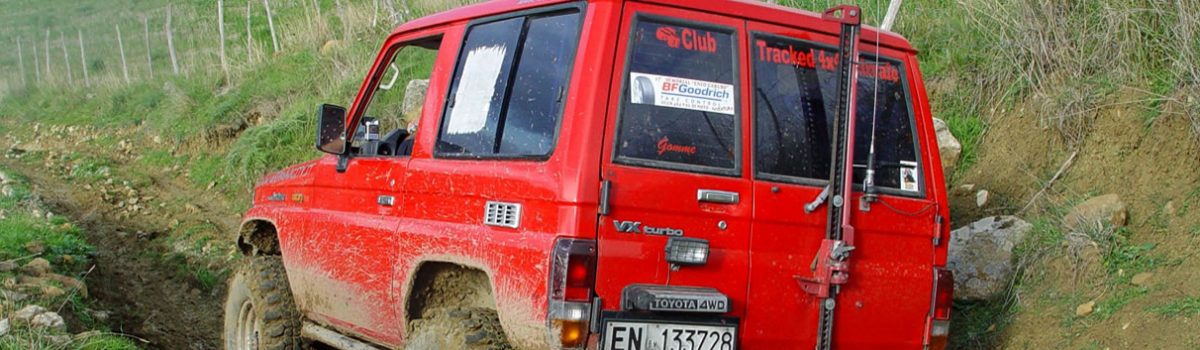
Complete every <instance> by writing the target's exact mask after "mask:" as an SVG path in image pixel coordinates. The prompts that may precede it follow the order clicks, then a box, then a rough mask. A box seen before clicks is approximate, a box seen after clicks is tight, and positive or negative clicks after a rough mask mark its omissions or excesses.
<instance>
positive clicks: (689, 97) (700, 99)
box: [629, 72, 734, 115]
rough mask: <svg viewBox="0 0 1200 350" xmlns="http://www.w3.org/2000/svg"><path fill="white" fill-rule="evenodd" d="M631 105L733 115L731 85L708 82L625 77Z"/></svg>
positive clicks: (635, 74) (650, 76) (632, 75)
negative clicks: (628, 83)
mask: <svg viewBox="0 0 1200 350" xmlns="http://www.w3.org/2000/svg"><path fill="white" fill-rule="evenodd" d="M629 81H630V84H631V85H632V86H630V89H629V92H630V94H631V96H630V98H631V99H632V100H631V101H632V102H633V103H635V104H645V105H654V106H659V107H670V108H679V109H688V110H693V111H701V112H711V113H721V114H728V115H733V114H734V113H733V110H734V103H733V85H729V84H722V83H716V82H711V81H703V80H693V79H686V78H679V77H668V76H663V75H654V74H646V73H636V72H631V73H629Z"/></svg>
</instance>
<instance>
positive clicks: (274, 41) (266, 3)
mask: <svg viewBox="0 0 1200 350" xmlns="http://www.w3.org/2000/svg"><path fill="white" fill-rule="evenodd" d="M263 8H266V9H267V28H270V29H271V47H274V48H275V51H274V52H275V53H279V38H278V37H277V36H276V35H275V20H274V19H272V18H271V0H263Z"/></svg>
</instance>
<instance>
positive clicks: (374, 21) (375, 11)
mask: <svg viewBox="0 0 1200 350" xmlns="http://www.w3.org/2000/svg"><path fill="white" fill-rule="evenodd" d="M371 4H372V5H373V8H372V11H371V28H375V27H377V26H379V0H373V1H371Z"/></svg>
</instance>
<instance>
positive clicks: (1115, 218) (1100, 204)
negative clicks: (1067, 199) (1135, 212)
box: [1063, 194, 1129, 232]
mask: <svg viewBox="0 0 1200 350" xmlns="http://www.w3.org/2000/svg"><path fill="white" fill-rule="evenodd" d="M1125 208H1126V206H1125V202H1122V201H1121V196H1118V195H1116V194H1106V195H1103V196H1099V197H1093V198H1092V199H1088V200H1087V201H1085V202H1083V203H1080V204H1079V205H1077V206H1075V208H1074V209H1071V212H1069V213H1067V215H1066V216H1064V217H1063V228H1064V229H1066V230H1067V231H1068V232H1071V231H1081V230H1085V229H1088V228H1095V227H1097V225H1101V226H1106V227H1113V228H1116V227H1122V226H1125V223H1126V222H1127V221H1128V220H1129V212H1128V211H1127V210H1126V209H1125Z"/></svg>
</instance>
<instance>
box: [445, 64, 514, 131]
mask: <svg viewBox="0 0 1200 350" xmlns="http://www.w3.org/2000/svg"><path fill="white" fill-rule="evenodd" d="M507 51H508V49H507V48H505V47H504V46H500V45H495V46H484V47H480V48H477V49H474V50H471V52H470V53H468V54H467V61H466V62H464V63H463V71H462V80H460V81H459V85H458V91H457V92H455V94H454V109H453V110H452V111H451V112H450V120H449V121H448V122H447V125H446V133H449V134H452V135H457V134H472V133H477V132H479V131H481V130H483V128H484V126H487V118H488V112H489V111H490V110H491V108H492V97H494V96H495V95H496V79H499V78H500V68H501V66H502V65H503V64H504V56H505V54H506V53H507Z"/></svg>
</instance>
